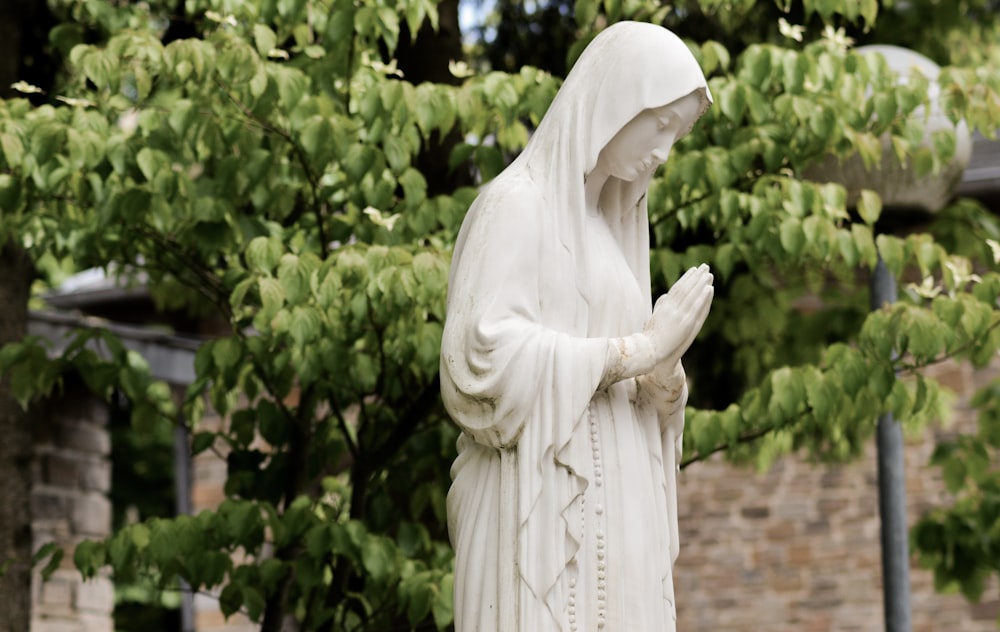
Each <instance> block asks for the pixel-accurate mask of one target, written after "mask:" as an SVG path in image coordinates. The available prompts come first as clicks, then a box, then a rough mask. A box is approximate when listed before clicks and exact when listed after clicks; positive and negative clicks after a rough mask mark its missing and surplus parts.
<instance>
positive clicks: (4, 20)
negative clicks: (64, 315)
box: [0, 0, 55, 632]
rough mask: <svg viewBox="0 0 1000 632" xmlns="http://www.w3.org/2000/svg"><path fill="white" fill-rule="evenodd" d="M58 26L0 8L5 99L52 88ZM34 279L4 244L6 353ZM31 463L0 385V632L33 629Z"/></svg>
mask: <svg viewBox="0 0 1000 632" xmlns="http://www.w3.org/2000/svg"><path fill="white" fill-rule="evenodd" d="M51 25H52V15H51V13H50V12H49V10H48V7H47V5H46V3H45V0H0V98H9V97H13V96H17V95H15V94H14V91H13V90H12V89H11V87H10V86H11V84H12V83H14V82H16V81H18V80H22V79H23V80H25V81H27V82H28V83H31V84H33V85H37V86H40V87H42V88H43V89H45V90H47V89H48V88H49V87H50V86H51V83H52V77H53V74H54V69H55V66H54V65H53V63H52V61H53V60H52V58H51V56H50V55H49V51H48V29H49V28H50V27H51ZM8 228H9V227H8ZM33 277H34V269H33V267H32V264H31V260H30V259H29V257H28V255H27V253H26V252H24V250H23V249H21V247H20V246H19V245H18V244H17V239H16V237H15V238H10V239H5V238H4V237H0V347H2V346H3V345H4V344H6V343H8V342H14V341H18V340H21V339H23V338H24V336H25V335H26V333H27V326H28V296H29V293H30V290H31V281H32V278H33ZM31 459H32V441H31V426H30V424H29V419H28V415H27V413H26V412H25V411H24V410H22V409H21V406H20V405H19V404H18V403H17V402H16V401H15V400H14V397H13V396H12V394H11V392H10V383H9V380H0V632H24V631H25V630H27V629H28V628H29V626H30V621H31V554H32V551H31V546H32V542H31V507H30V493H31V470H30V466H31Z"/></svg>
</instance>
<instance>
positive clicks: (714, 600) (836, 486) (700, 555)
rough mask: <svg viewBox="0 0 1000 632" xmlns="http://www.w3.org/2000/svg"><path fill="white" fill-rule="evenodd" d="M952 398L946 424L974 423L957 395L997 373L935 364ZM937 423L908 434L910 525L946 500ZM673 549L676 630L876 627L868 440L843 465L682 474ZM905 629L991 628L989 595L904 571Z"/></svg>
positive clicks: (787, 463) (874, 505)
mask: <svg viewBox="0 0 1000 632" xmlns="http://www.w3.org/2000/svg"><path fill="white" fill-rule="evenodd" d="M934 371H935V377H938V378H940V379H941V380H942V381H943V382H944V383H945V384H947V385H948V386H949V387H950V388H951V389H952V390H953V391H955V393H956V394H957V396H958V399H957V402H956V408H955V413H954V414H955V416H954V419H953V420H952V425H953V427H962V428H964V429H966V430H968V429H970V428H973V427H974V423H975V420H974V419H973V417H972V414H971V413H970V411H969V410H968V398H969V396H970V395H971V393H972V392H973V390H974V389H975V388H978V387H979V386H982V385H983V384H985V383H986V382H987V381H988V380H990V379H993V378H994V377H996V376H997V373H996V372H995V371H978V372H973V371H972V370H971V369H970V368H969V367H967V366H956V365H944V366H940V367H937V368H936V369H935V370H934ZM941 432H945V431H942V430H941V429H937V430H935V429H927V430H926V431H925V432H923V433H922V434H921V435H919V436H914V437H909V438H908V439H907V449H906V454H905V467H906V485H907V508H908V512H909V517H910V524H911V525H912V524H913V522H914V521H915V520H916V519H917V518H918V517H919V516H920V515H921V514H922V513H923V512H925V511H927V510H929V509H930V508H932V507H935V506H941V505H943V504H946V503H947V502H948V500H949V496H948V494H947V493H946V491H945V490H944V485H943V483H942V481H941V477H940V472H939V470H938V469H937V468H934V467H930V466H929V465H928V460H929V458H930V454H931V452H932V451H933V449H934V445H935V439H936V438H937V435H939V434H940V433H941ZM679 487H680V489H679V494H680V502H681V515H680V526H681V538H682V540H681V555H680V559H679V560H678V563H677V567H676V568H675V583H676V591H677V603H678V626H677V627H678V629H679V630H684V631H693V630H715V631H727V630H732V631H736V630H741V631H742V630H768V631H769V632H813V631H815V632H821V631H822V632H825V631H828V630H838V631H848V630H856V631H863V630H864V631H867V630H881V629H883V622H882V617H883V615H882V583H881V549H880V546H879V518H878V489H877V474H876V461H875V449H874V438H872V446H871V447H870V448H869V449H868V450H866V452H865V454H864V456H863V458H861V459H860V460H858V461H856V462H853V463H851V464H849V465H842V466H830V465H817V464H811V463H807V462H805V461H803V460H802V459H798V458H785V459H782V460H780V461H778V462H777V463H775V464H774V466H773V467H771V469H770V470H769V471H767V472H765V473H754V472H753V471H752V470H749V469H746V468H733V467H730V466H727V465H725V464H724V463H722V462H721V461H720V460H719V459H714V460H712V461H709V462H706V463H698V464H695V465H692V466H691V467H689V468H688V469H686V470H685V471H684V472H682V473H681V477H680V483H679ZM910 582H911V588H912V593H911V606H912V612H913V630H914V632H931V631H949V632H950V631H952V630H954V631H959V630H960V631H962V632H979V631H982V632H987V631H990V632H995V631H996V630H997V629H998V628H997V617H998V615H1000V599H998V591H997V587H996V586H995V585H993V586H990V587H989V589H988V590H987V592H986V594H985V595H984V597H983V602H982V603H980V604H975V605H970V604H969V603H968V602H966V600H965V599H964V598H963V597H962V596H961V595H959V594H952V595H940V594H937V593H936V592H935V591H934V586H933V579H932V576H931V573H930V572H928V571H925V570H923V569H920V568H919V567H917V565H916V564H915V563H914V564H912V565H911V570H910Z"/></svg>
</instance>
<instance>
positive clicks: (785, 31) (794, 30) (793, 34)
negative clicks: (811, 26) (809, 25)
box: [778, 18, 806, 42]
mask: <svg viewBox="0 0 1000 632" xmlns="http://www.w3.org/2000/svg"><path fill="white" fill-rule="evenodd" d="M778 30H779V31H781V34H782V35H784V36H785V37H787V38H788V39H793V40H795V41H796V42H801V41H802V34H803V33H805V32H806V27H804V26H800V25H798V24H789V23H788V20H786V19H785V18H778Z"/></svg>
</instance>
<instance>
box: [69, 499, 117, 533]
mask: <svg viewBox="0 0 1000 632" xmlns="http://www.w3.org/2000/svg"><path fill="white" fill-rule="evenodd" d="M71 520H72V525H73V531H74V532H75V533H78V534H81V535H92V536H103V535H107V534H108V533H109V532H110V530H111V501H110V500H108V498H107V496H105V495H103V494H100V493H96V492H81V493H80V495H79V496H77V497H76V498H75V499H74V500H73V515H72V519H71Z"/></svg>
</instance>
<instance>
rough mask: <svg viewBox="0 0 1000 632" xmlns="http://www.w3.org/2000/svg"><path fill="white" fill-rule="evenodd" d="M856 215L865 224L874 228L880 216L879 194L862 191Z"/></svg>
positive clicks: (866, 190) (880, 199)
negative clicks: (859, 216)
mask: <svg viewBox="0 0 1000 632" xmlns="http://www.w3.org/2000/svg"><path fill="white" fill-rule="evenodd" d="M858 214H859V215H861V219H862V220H864V222H865V223H866V224H868V225H869V226H874V225H875V222H877V221H878V218H879V217H880V216H881V215H882V198H881V197H880V196H879V194H878V193H876V192H874V191H871V190H869V189H864V190H862V191H861V197H860V199H858Z"/></svg>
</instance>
